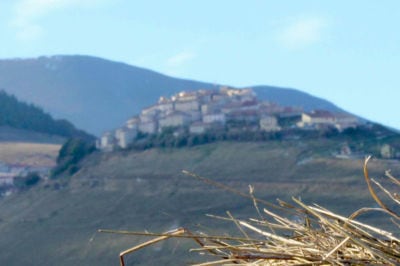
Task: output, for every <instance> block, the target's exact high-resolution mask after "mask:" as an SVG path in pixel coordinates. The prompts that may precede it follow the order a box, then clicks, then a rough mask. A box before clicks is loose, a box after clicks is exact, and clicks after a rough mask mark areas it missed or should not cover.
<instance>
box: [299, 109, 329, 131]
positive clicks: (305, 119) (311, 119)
mask: <svg viewBox="0 0 400 266" xmlns="http://www.w3.org/2000/svg"><path fill="white" fill-rule="evenodd" d="M335 122H336V119H335V116H334V115H333V114H332V113H331V112H328V111H321V110H317V111H312V112H310V113H302V114H301V120H300V122H298V123H297V126H298V127H303V128H307V127H313V128H320V127H324V126H334V125H335Z"/></svg>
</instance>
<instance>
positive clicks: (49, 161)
mask: <svg viewBox="0 0 400 266" xmlns="http://www.w3.org/2000/svg"><path fill="white" fill-rule="evenodd" d="M60 148H61V145H59V144H45V143H29V142H0V161H2V162H5V163H7V164H15V163H19V164H25V165H32V166H34V165H42V166H54V165H55V159H56V158H57V155H58V151H59V150H60Z"/></svg>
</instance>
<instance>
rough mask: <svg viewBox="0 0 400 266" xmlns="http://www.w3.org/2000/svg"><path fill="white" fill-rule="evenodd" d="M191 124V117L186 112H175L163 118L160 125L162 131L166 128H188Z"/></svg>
mask: <svg viewBox="0 0 400 266" xmlns="http://www.w3.org/2000/svg"><path fill="white" fill-rule="evenodd" d="M190 122H191V117H190V115H188V114H187V113H185V112H180V111H175V112H173V113H171V114H169V115H167V116H165V117H163V118H161V119H160V120H159V121H158V123H159V127H160V130H162V128H164V127H180V126H186V125H188V124H189V123H190Z"/></svg>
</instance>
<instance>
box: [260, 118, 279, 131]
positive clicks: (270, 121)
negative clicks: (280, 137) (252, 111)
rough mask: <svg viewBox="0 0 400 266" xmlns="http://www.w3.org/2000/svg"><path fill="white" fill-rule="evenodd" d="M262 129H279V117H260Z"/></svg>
mask: <svg viewBox="0 0 400 266" xmlns="http://www.w3.org/2000/svg"><path fill="white" fill-rule="evenodd" d="M260 129H261V130H264V131H279V130H281V128H280V127H279V125H278V119H276V117H275V116H263V117H261V119H260Z"/></svg>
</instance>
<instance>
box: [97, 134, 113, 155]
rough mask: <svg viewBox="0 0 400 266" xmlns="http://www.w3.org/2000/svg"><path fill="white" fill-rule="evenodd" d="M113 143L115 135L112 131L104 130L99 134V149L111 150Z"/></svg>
mask: <svg viewBox="0 0 400 266" xmlns="http://www.w3.org/2000/svg"><path fill="white" fill-rule="evenodd" d="M114 145H115V137H114V134H113V133H112V132H106V133H104V134H103V136H101V139H100V149H102V150H103V151H112V150H113V149H114Z"/></svg>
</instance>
